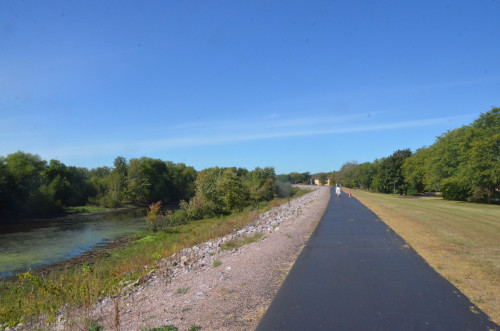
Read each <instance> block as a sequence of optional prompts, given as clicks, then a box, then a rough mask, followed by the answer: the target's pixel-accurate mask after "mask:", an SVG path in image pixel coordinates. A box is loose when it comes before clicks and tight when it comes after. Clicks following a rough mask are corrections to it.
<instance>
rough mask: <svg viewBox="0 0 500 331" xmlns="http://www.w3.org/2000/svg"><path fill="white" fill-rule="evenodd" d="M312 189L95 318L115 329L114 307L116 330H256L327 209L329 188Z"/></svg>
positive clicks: (172, 266) (186, 256) (170, 263)
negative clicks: (228, 246) (230, 245)
mask: <svg viewBox="0 0 500 331" xmlns="http://www.w3.org/2000/svg"><path fill="white" fill-rule="evenodd" d="M312 189H314V191H312V192H311V193H308V194H306V195H304V196H302V197H299V198H297V199H294V200H292V201H291V202H290V203H286V204H284V205H281V206H279V207H277V208H274V209H272V210H270V211H269V212H267V213H265V214H262V215H261V216H260V218H259V220H257V221H256V222H255V223H254V224H251V225H249V226H247V227H245V228H244V229H241V230H239V231H235V232H234V233H233V234H232V235H230V236H227V237H224V238H217V239H214V240H212V241H209V242H206V243H203V244H201V245H197V246H195V247H192V248H190V249H185V250H183V251H181V252H180V253H179V254H177V255H176V256H173V257H170V258H168V259H165V260H164V263H163V267H162V266H161V265H160V270H162V271H160V272H157V273H155V274H151V275H150V278H149V279H148V280H147V281H144V284H142V285H140V286H139V287H137V288H135V289H134V290H132V291H131V292H129V293H128V294H127V295H126V296H123V297H122V298H121V299H120V300H119V301H118V307H116V305H115V304H114V302H113V301H112V300H111V299H106V300H104V301H103V302H102V303H100V304H99V305H98V306H97V308H96V310H95V315H94V316H95V318H98V319H100V324H101V325H103V326H104V327H105V329H106V330H112V329H117V327H116V324H117V323H116V321H117V318H116V317H117V316H116V315H117V314H116V311H117V309H116V308H118V312H119V316H118V321H119V327H118V328H119V329H120V330H142V329H144V328H145V329H147V328H154V327H160V326H164V325H174V326H175V327H177V328H178V329H179V330H188V329H189V328H190V327H191V326H192V325H198V326H201V329H202V330H250V329H255V328H256V326H257V324H258V323H259V321H260V319H261V318H262V316H263V314H264V313H265V311H266V310H267V308H268V306H269V304H270V303H271V301H272V299H273V298H274V296H275V295H276V293H277V291H278V289H279V287H280V285H281V284H282V282H283V280H284V279H285V277H286V275H287V273H288V271H289V270H290V268H291V266H292V265H293V263H294V262H295V260H296V257H297V256H298V255H299V253H300V252H301V250H302V248H303V247H304V245H305V243H306V241H307V240H308V239H309V237H310V235H311V233H312V231H313V230H314V228H315V226H316V224H317V223H318V222H319V220H320V219H321V216H322V215H323V212H324V210H325V208H326V206H327V204H328V201H329V198H330V190H329V188H327V187H312ZM258 233H264V235H265V236H263V237H262V238H261V239H258V240H257V241H255V242H252V243H250V244H246V245H244V246H242V247H240V248H237V249H233V250H223V251H219V248H220V247H221V246H223V245H224V244H225V243H226V242H227V241H230V240H238V239H239V238H243V237H248V236H253V235H255V234H258ZM215 261H217V262H216V263H215V264H214V262H215ZM216 265H218V266H216ZM135 285H137V284H135Z"/></svg>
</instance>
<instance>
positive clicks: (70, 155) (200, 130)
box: [0, 0, 500, 173]
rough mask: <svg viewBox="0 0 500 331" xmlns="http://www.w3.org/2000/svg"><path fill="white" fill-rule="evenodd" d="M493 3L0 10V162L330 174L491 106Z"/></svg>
mask: <svg viewBox="0 0 500 331" xmlns="http://www.w3.org/2000/svg"><path fill="white" fill-rule="evenodd" d="M499 13H500V1H491V0H487V1H486V0H485V1H482V0H480V1H421V0H419V1H352V0H345V1H258V0H257V1H256V0H252V1H111V0H110V1H101V0H99V1H45V2H42V1H24V2H21V1H9V0H4V1H1V2H0V41H1V42H0V155H2V156H6V155H8V154H10V153H13V152H16V151H18V150H22V151H24V152H29V153H34V154H39V155H40V156H41V157H42V158H43V159H46V160H50V159H52V158H54V159H58V160H61V161H62V162H64V163H65V164H67V165H76V166H82V167H87V168H94V167H98V166H112V164H113V160H114V158H115V157H117V156H124V157H126V158H128V159H130V158H134V157H141V156H148V157H152V158H160V159H162V160H169V161H173V162H176V163H178V162H183V163H186V164H187V165H191V166H194V167H195V168H196V169H197V170H202V169H204V168H207V167H212V166H237V167H245V168H247V169H253V168H255V167H257V166H260V167H264V166H273V167H275V169H276V172H277V173H289V172H292V171H298V172H305V171H309V172H311V173H316V172H327V171H328V172H329V171H333V170H338V169H339V168H340V167H341V166H342V164H343V163H344V162H346V161H353V160H356V161H358V162H360V163H362V162H366V161H370V162H371V161H373V160H375V159H376V158H381V157H386V156H389V155H391V154H392V153H393V152H394V151H396V150H397V149H402V148H411V149H412V150H415V149H417V148H420V147H423V146H428V145H431V144H432V143H433V142H434V141H435V138H436V136H439V135H441V134H442V133H444V132H446V131H447V130H450V129H454V128H457V127H460V126H462V125H465V124H469V123H471V122H472V121H473V120H474V119H476V118H477V117H478V116H479V115H480V113H483V112H486V111H488V110H490V109H491V106H500V60H499V54H500V20H499V19H498V14H499Z"/></svg>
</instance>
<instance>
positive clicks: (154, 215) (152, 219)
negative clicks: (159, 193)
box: [146, 201, 165, 232]
mask: <svg viewBox="0 0 500 331" xmlns="http://www.w3.org/2000/svg"><path fill="white" fill-rule="evenodd" d="M160 209H161V201H158V202H155V203H153V204H151V205H150V206H149V210H148V214H147V216H146V223H147V226H148V229H149V231H153V232H156V231H158V230H161V229H162V228H163V226H164V225H165V220H164V218H163V217H162V215H161V214H160Z"/></svg>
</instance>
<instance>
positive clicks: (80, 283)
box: [0, 190, 309, 330]
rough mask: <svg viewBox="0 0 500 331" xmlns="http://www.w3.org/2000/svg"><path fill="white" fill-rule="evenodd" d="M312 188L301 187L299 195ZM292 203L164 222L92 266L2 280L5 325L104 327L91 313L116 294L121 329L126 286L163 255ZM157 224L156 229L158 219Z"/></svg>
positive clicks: (0, 312) (0, 307)
mask: <svg viewBox="0 0 500 331" xmlns="http://www.w3.org/2000/svg"><path fill="white" fill-rule="evenodd" d="M308 192H309V191H307V190H301V191H298V192H296V193H295V196H300V195H302V194H305V193H308ZM288 201H289V199H288V198H275V199H273V200H271V201H269V202H261V203H259V204H258V206H257V207H256V208H253V209H250V208H248V209H245V210H242V211H240V212H235V213H233V214H231V215H222V216H217V217H212V218H204V219H200V220H196V221H190V222H188V223H186V224H181V225H177V226H168V227H163V226H162V227H161V229H157V231H156V232H152V231H151V232H142V233H139V234H137V235H134V236H132V237H131V240H130V242H129V244H128V245H127V246H126V247H124V248H118V249H115V250H110V251H109V252H108V253H109V254H106V255H102V256H99V257H98V258H96V260H94V261H91V262H89V263H87V264H84V265H80V266H69V265H68V266H67V268H66V269H65V270H54V271H53V272H51V273H49V274H45V275H42V274H38V273H36V272H34V271H33V272H32V271H28V272H25V273H22V274H19V275H18V277H17V280H9V281H6V280H4V281H0V325H3V326H5V327H13V326H15V325H17V324H19V323H24V324H25V325H26V326H30V325H31V326H33V327H34V325H39V323H43V324H44V325H50V324H51V323H53V322H55V321H56V319H58V318H59V317H62V318H63V319H64V320H66V321H67V323H69V324H71V325H74V328H75V329H85V330H88V329H90V328H92V327H93V328H94V329H95V330H98V326H99V325H98V324H96V323H95V321H94V320H93V319H92V318H93V317H92V315H91V312H92V311H93V306H94V304H95V303H96V302H97V300H98V299H99V298H104V297H112V298H115V299H114V302H115V308H116V309H115V312H114V314H115V326H116V327H119V323H120V311H119V304H118V303H119V296H120V294H122V291H123V289H124V287H125V285H126V284H130V283H131V282H134V281H136V280H137V279H139V278H141V277H143V276H145V275H146V274H148V273H149V272H150V271H152V270H154V269H155V268H156V265H157V263H158V261H159V260H160V259H162V258H165V257H168V256H171V255H173V254H175V253H177V252H179V251H180V250H182V249H183V248H188V247H192V246H194V245H197V244H200V243H202V242H205V241H208V240H210V239H213V238H217V237H222V236H226V235H228V234H230V233H231V232H232V231H233V230H234V229H241V228H242V227H244V226H245V225H247V224H249V223H251V222H253V221H255V220H257V219H258V216H259V214H260V213H263V212H266V211H268V210H270V209H271V208H274V207H276V206H278V205H281V204H283V203H286V202H288ZM157 216H158V217H160V214H159V213H158V214H157ZM152 224H153V225H152V226H153V227H154V224H155V223H154V222H152ZM251 240H258V239H257V238H254V239H251ZM219 263H220V262H219ZM214 266H215V265H214Z"/></svg>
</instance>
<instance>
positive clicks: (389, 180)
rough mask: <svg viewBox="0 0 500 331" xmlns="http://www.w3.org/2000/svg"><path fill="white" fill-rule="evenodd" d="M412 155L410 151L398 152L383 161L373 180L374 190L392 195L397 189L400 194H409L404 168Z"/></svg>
mask: <svg viewBox="0 0 500 331" xmlns="http://www.w3.org/2000/svg"><path fill="white" fill-rule="evenodd" d="M411 154H412V153H411V150H410V149H403V150H397V151H396V152H394V153H393V154H392V155H391V156H389V157H387V158H384V159H382V160H381V162H380V165H379V167H378V168H377V173H376V175H375V177H374V180H373V184H374V189H375V190H377V191H378V192H381V193H392V192H393V191H394V189H395V188H396V190H397V191H398V192H399V193H400V194H403V193H407V192H406V191H407V187H406V184H405V182H404V176H403V170H402V166H403V163H404V161H405V159H407V158H408V157H410V156H411Z"/></svg>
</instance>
